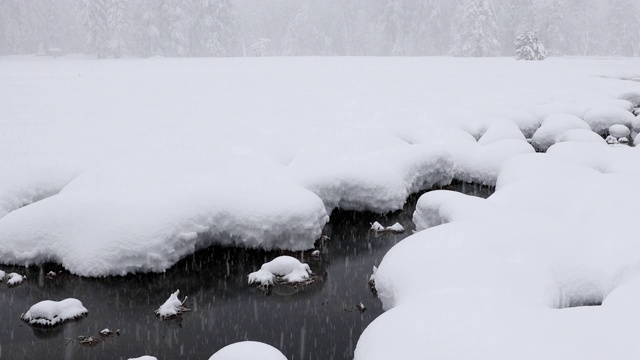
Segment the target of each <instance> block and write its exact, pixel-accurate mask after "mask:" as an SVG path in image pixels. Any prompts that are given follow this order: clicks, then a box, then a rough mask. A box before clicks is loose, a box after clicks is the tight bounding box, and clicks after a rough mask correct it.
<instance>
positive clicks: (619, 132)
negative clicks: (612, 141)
mask: <svg viewBox="0 0 640 360" xmlns="http://www.w3.org/2000/svg"><path fill="white" fill-rule="evenodd" d="M629 134H631V130H629V128H628V127H626V126H625V125H621V124H615V125H611V126H610V127H609V135H611V136H615V137H617V138H621V137H626V136H629Z"/></svg>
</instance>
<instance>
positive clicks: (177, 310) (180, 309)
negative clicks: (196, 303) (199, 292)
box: [155, 290, 190, 320]
mask: <svg viewBox="0 0 640 360" xmlns="http://www.w3.org/2000/svg"><path fill="white" fill-rule="evenodd" d="M178 295H180V290H176V292H174V293H173V294H171V296H169V298H168V299H167V301H165V302H164V304H162V305H161V306H160V307H159V308H158V309H157V310H156V311H155V313H156V315H158V316H159V317H160V318H161V319H163V320H164V319H169V318H173V317H176V316H178V315H182V313H184V312H187V311H190V310H189V309H188V308H186V307H185V306H184V303H185V301H187V297H186V296H185V297H184V300H182V301H180V299H178Z"/></svg>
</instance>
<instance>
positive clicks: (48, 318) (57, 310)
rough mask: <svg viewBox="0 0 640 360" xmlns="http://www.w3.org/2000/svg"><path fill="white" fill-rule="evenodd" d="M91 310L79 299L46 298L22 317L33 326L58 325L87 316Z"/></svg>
mask: <svg viewBox="0 0 640 360" xmlns="http://www.w3.org/2000/svg"><path fill="white" fill-rule="evenodd" d="M88 313H89V311H88V310H87V309H86V308H85V307H84V306H82V302H80V300H78V299H73V298H69V299H64V300H60V301H52V300H44V301H41V302H39V303H37V304H35V305H33V306H32V307H31V308H30V309H29V311H27V312H26V313H24V314H22V315H21V316H20V318H21V319H22V320H23V321H25V322H26V323H27V324H29V325H32V326H45V327H49V326H56V325H59V324H62V323H63V322H65V321H69V320H74V319H78V318H81V317H84V316H86V315H87V314H88Z"/></svg>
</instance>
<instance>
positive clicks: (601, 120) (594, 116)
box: [584, 107, 635, 135]
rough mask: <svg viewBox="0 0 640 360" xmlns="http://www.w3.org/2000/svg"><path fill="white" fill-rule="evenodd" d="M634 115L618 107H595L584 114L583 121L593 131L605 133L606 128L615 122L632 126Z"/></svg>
mask: <svg viewBox="0 0 640 360" xmlns="http://www.w3.org/2000/svg"><path fill="white" fill-rule="evenodd" d="M634 120H635V117H634V116H633V114H632V113H630V112H629V111H627V110H625V109H622V108H619V107H597V108H593V109H590V110H588V111H587V112H586V113H585V114H584V121H586V122H587V124H589V126H591V130H593V131H594V132H596V133H598V134H600V135H605V134H606V132H607V130H608V129H609V128H610V127H611V126H613V125H616V124H622V125H624V126H626V127H633V124H634V122H635V121H634Z"/></svg>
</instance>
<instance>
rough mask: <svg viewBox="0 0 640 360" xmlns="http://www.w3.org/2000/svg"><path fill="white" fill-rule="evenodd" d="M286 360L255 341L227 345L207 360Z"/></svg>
mask: <svg viewBox="0 0 640 360" xmlns="http://www.w3.org/2000/svg"><path fill="white" fill-rule="evenodd" d="M252 359H260V360H287V358H286V357H285V356H284V355H283V354H282V353H281V352H280V350H278V349H276V348H274V347H273V346H271V345H267V344H265V343H261V342H257V341H241V342H237V343H234V344H231V345H227V346H225V347H223V348H222V349H220V350H218V351H217V352H216V353H215V354H213V355H212V356H211V357H210V358H209V360H252Z"/></svg>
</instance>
